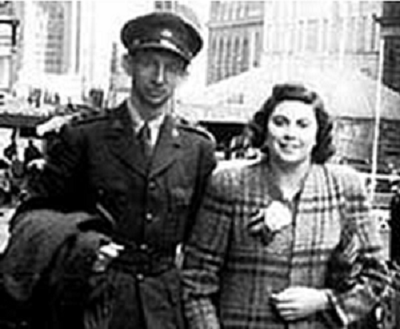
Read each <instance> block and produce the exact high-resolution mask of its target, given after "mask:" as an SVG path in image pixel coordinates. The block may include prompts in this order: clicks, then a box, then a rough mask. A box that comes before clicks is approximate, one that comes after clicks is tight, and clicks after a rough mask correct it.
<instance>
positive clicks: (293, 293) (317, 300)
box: [271, 287, 329, 321]
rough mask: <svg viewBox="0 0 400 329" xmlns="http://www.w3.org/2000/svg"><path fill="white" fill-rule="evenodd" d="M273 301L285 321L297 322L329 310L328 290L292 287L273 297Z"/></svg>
mask: <svg viewBox="0 0 400 329" xmlns="http://www.w3.org/2000/svg"><path fill="white" fill-rule="evenodd" d="M271 301H272V303H273V305H274V306H275V308H276V310H277V311H278V313H279V315H280V316H281V317H282V318H283V319H284V320H285V321H295V320H299V319H302V318H305V317H307V316H310V315H312V314H314V313H316V312H318V311H321V310H324V309H327V308H328V305H329V297H328V294H327V292H326V290H320V289H315V288H307V287H290V288H287V289H285V290H283V291H282V292H280V293H277V294H274V295H272V296H271Z"/></svg>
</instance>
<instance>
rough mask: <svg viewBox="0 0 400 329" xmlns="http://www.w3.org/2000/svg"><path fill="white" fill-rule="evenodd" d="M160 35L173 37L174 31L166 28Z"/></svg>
mask: <svg viewBox="0 0 400 329" xmlns="http://www.w3.org/2000/svg"><path fill="white" fill-rule="evenodd" d="M160 36H162V37H164V38H172V36H173V33H172V32H171V31H170V30H167V29H165V30H162V31H161V32H160Z"/></svg>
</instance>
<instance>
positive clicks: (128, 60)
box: [122, 54, 134, 77]
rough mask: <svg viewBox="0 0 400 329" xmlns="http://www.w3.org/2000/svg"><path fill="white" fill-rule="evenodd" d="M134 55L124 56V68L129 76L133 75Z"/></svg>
mask: <svg viewBox="0 0 400 329" xmlns="http://www.w3.org/2000/svg"><path fill="white" fill-rule="evenodd" d="M133 66H134V64H133V57H132V56H131V55H129V54H124V55H123V56H122V68H123V69H124V71H125V73H126V74H127V75H128V76H130V77H131V76H132V74H133Z"/></svg>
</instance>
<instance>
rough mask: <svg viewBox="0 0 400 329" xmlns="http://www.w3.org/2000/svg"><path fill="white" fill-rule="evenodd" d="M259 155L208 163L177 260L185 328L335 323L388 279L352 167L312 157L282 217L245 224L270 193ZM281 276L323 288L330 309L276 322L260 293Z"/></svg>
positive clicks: (360, 307) (358, 310) (272, 288)
mask: <svg viewBox="0 0 400 329" xmlns="http://www.w3.org/2000/svg"><path fill="white" fill-rule="evenodd" d="M263 161H264V160H261V161H260V162H256V163H253V164H251V165H246V166H243V167H240V168H230V169H221V170H217V171H216V173H215V175H214V177H213V180H212V183H211V184H210V187H209V188H208V189H207V191H206V194H205V197H204V203H203V205H202V207H201V210H200V211H199V214H198V218H197V221H196V224H195V226H194V229H193V231H192V234H193V235H192V237H191V239H190V241H189V243H188V244H187V247H186V250H185V252H186V253H185V262H184V266H183V285H184V288H183V289H184V301H185V302H184V303H185V309H186V315H187V318H188V319H189V322H190V326H189V328H190V329H205V328H208V329H209V328H213V329H216V328H224V329H231V328H248V329H250V328H252V329H253V328H260V329H261V328H268V329H280V328H282V329H283V328H304V329H305V328H307V329H313V328H344V327H346V326H347V325H348V324H349V323H350V322H352V321H354V320H356V319H358V318H359V317H360V316H362V315H363V314H365V313H367V312H368V311H369V310H370V309H371V307H372V305H373V304H374V303H376V301H377V300H379V298H380V295H381V294H382V293H383V292H384V291H385V289H386V287H387V283H388V279H387V276H386V267H385V265H384V264H382V263H381V261H382V260H383V259H384V256H383V254H382V244H381V241H380V236H379V232H378V230H377V225H376V223H375V222H374V221H373V220H372V219H371V218H370V216H369V206H368V202H367V199H366V195H365V193H364V189H363V186H362V184H361V181H360V180H359V178H358V176H357V174H356V173H355V172H353V171H352V170H349V169H344V168H342V167H333V166H332V165H330V166H325V165H313V166H312V168H311V170H310V172H309V174H308V176H307V178H306V180H305V182H304V186H303V189H302V192H301V194H300V196H299V200H298V206H297V212H296V215H295V217H294V219H293V222H292V224H291V225H288V226H286V227H285V228H282V229H281V230H280V231H278V232H277V233H276V234H275V235H274V236H273V238H272V239H270V240H268V241H267V242H265V240H263V239H262V236H261V235H260V236H258V235H254V234H252V233H251V232H250V230H249V223H250V221H251V219H252V218H253V217H254V214H256V213H257V212H258V211H259V210H260V209H265V208H266V207H267V206H268V205H269V203H270V202H271V199H270V195H271V194H270V189H271V186H270V185H269V184H268V183H267V180H266V177H267V176H266V175H267V170H268V169H267V168H268V167H267V166H266V164H265V163H263ZM289 286H307V287H315V288H319V289H328V290H327V291H329V292H330V302H331V307H330V309H329V310H327V311H324V312H319V313H317V314H315V315H314V316H311V317H309V318H306V319H304V320H302V321H296V322H292V323H285V322H284V321H283V320H282V319H281V318H279V316H278V315H277V314H276V313H275V310H274V309H273V307H272V306H271V303H270V302H269V296H270V295H271V294H272V293H276V292H279V291H281V290H282V289H285V288H287V287H289Z"/></svg>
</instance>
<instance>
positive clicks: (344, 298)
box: [328, 169, 390, 326]
mask: <svg viewBox="0 0 400 329" xmlns="http://www.w3.org/2000/svg"><path fill="white" fill-rule="evenodd" d="M335 176H336V177H335V178H336V180H337V182H338V185H339V193H340V194H341V195H342V211H343V212H344V213H343V223H342V233H341V240H340V243H339V245H338V246H337V248H336V249H335V250H334V251H333V253H332V257H331V270H330V271H329V273H330V277H329V278H328V287H330V288H331V289H330V290H329V296H330V301H331V305H332V309H331V310H333V311H334V312H332V314H334V317H333V318H335V320H336V321H339V323H340V326H347V325H348V324H349V323H352V322H354V321H357V320H359V319H360V318H361V317H362V316H363V315H366V314H367V313H369V312H370V311H371V310H372V308H373V307H374V306H375V305H376V304H377V303H378V302H379V301H380V300H381V299H382V298H383V297H384V296H385V295H386V293H387V292H388V288H389V284H390V280H389V272H388V269H387V267H386V263H385V254H384V249H383V243H382V238H381V236H380V232H379V226H378V221H377V219H375V218H374V217H373V216H371V211H370V210H371V207H370V202H369V200H368V197H367V193H366V190H365V186H364V184H363V182H362V180H361V178H360V177H359V175H358V174H357V173H356V172H355V171H353V170H350V169H349V170H347V169H345V170H344V171H340V172H339V174H337V173H336V174H335Z"/></svg>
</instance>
